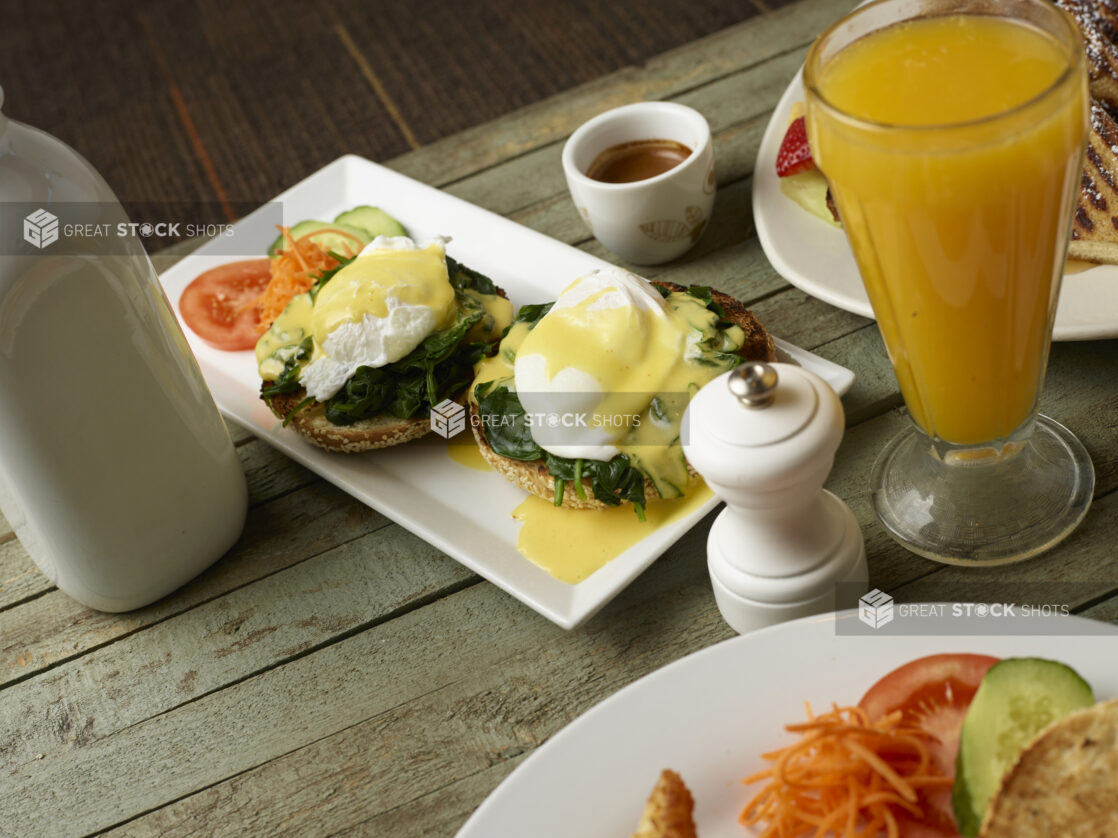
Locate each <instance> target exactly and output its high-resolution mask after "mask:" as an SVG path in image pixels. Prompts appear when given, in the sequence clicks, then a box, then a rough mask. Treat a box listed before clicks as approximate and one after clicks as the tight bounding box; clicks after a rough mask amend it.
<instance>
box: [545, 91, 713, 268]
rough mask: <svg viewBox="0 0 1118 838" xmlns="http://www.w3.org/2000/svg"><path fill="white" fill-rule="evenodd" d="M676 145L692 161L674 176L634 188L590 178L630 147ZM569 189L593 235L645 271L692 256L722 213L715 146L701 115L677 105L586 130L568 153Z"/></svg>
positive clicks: (621, 111)
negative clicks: (616, 151)
mask: <svg viewBox="0 0 1118 838" xmlns="http://www.w3.org/2000/svg"><path fill="white" fill-rule="evenodd" d="M642 140H670V141H674V142H676V143H681V144H683V145H685V146H687V147H688V148H689V149H691V154H690V155H689V156H688V157H687V158H686V159H685V160H683V161H682V162H681V163H679V164H678V165H676V166H674V167H673V168H671V169H668V170H667V171H665V172H663V173H661V174H658V175H654V176H653V177H649V178H645V179H644V180H635V181H630V182H628V183H606V182H603V181H600V180H594V179H593V178H591V177H590V176H589V175H588V174H587V172H588V171H589V169H590V167H591V165H592V164H593V163H594V161H595V160H596V159H597V158H598V155H600V154H601V153H602V152H604V151H606V150H607V149H610V148H612V147H614V146H618V145H621V144H623V143H634V142H638V141H642ZM563 173H564V174H565V175H566V178H567V188H568V189H569V190H570V192H571V198H572V200H573V201H574V204H575V207H576V208H577V209H578V212H579V215H581V216H582V220H583V221H585V222H586V226H587V227H588V228H589V229H590V232H591V234H592V235H593V236H594V238H596V239H597V240H598V241H600V242H601V243H602V244H603V245H605V246H606V247H607V248H609V249H610V250H612V251H613V252H614V253H616V254H617V255H618V256H620V257H622V258H623V259H626V260H627V261H629V262H632V263H634V264H637V265H658V264H660V263H662V262H668V261H670V260H672V259H675V258H677V257H679V256H682V255H683V254H684V253H686V252H687V251H688V250H689V249H690V248H691V246H692V245H694V244H695V242H697V241H698V240H699V236H701V235H702V233H703V231H704V230H705V229H706V226H707V224H708V223H709V222H710V214H711V210H712V209H713V207H714V189H715V179H714V146H713V143H712V142H711V137H710V126H709V125H707V121H706V120H705V119H704V118H703V115H702V114H700V113H699V112H698V111H696V110H694V109H692V108H689V107H687V106H686V105H677V104H675V103H672V102H638V103H636V104H632V105H623V106H622V107H619V108H614V109H613V110H610V111H606V112H605V113H602V114H598V115H597V116H596V117H594V118H593V119H591V120H589V121H587V122H585V123H583V124H582V125H581V126H579V128H578V129H577V130H576V131H575V132H574V133H573V134H572V135H571V137H570V139H569V140H567V144H566V145H565V146H564V147H563Z"/></svg>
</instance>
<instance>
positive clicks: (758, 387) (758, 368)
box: [726, 361, 780, 408]
mask: <svg viewBox="0 0 1118 838" xmlns="http://www.w3.org/2000/svg"><path fill="white" fill-rule="evenodd" d="M779 381H780V378H779V376H777V374H776V370H774V369H773V368H772V367H771V366H769V365H768V364H766V363H764V362H763V361H755V362H754V363H751V364H742V365H741V366H739V367H737V368H736V369H734V370H732V371H731V372H730V377H729V378H728V379H726V382H727V384H728V386H729V388H730V392H731V393H733V394H734V395H735V396H737V397H738V401H740V402H741V403H742V404H743V405H745V406H746V407H754V408H756V407H768V406H769V405H770V404H772V400H773V399H774V398H775V397H776V385H777V383H778V382H779Z"/></svg>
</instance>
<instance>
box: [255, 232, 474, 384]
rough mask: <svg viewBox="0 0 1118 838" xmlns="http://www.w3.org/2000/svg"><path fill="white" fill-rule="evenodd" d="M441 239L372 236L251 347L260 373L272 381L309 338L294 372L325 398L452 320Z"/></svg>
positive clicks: (297, 299) (452, 300)
mask: <svg viewBox="0 0 1118 838" xmlns="http://www.w3.org/2000/svg"><path fill="white" fill-rule="evenodd" d="M445 242H446V240H445V239H441V238H440V239H434V240H432V241H430V242H427V243H426V244H425V245H424V246H423V247H420V246H419V245H417V244H416V243H415V242H414V241H412V240H411V239H410V238H406V237H403V236H398V237H386V236H378V237H377V238H376V239H374V240H373V241H372V242H371V243H370V244H368V245H367V246H366V247H365V248H364V250H362V251H361V253H360V254H358V256H357V258H356V259H354V260H353V261H352V262H350V263H349V264H347V265H346V266H345V267H343V268H342V269H341V270H339V271H338V272H337V273H336V274H335V275H334V276H333V277H331V279H330V280H329V281H328V282H327V283H325V284H324V285H323V286H322V287H321V289H319V292H318V296H317V298H315V299H314V300H313V301H312V300H311V297H310V294H302V295H300V296H298V297H295V298H294V299H293V300H292V301H291V303H289V304H288V307H287V308H286V309H285V310H284V312H283V314H281V315H280V316H279V317H278V318H276V321H275V322H274V323H273V324H272V326H271V328H270V329H269V330H268V331H267V332H266V333H265V334H264V336H263V337H261V339H260V341H259V342H258V343H257V345H256V359H257V365H258V368H259V371H260V375H261V377H262V378H264V379H266V380H267V379H273V380H274V379H275V378H276V376H277V375H278V374H279V372H281V371H282V369H283V365H284V364H285V363H286V361H287V360H288V359H289V358H290V357H292V355H293V354H294V353H295V352H297V351H298V350H299V346H300V344H301V342H302V341H303V340H305V338H306V337H308V336H309V337H310V338H311V339H312V351H311V356H310V361H309V363H307V364H306V365H305V366H304V367H303V368H302V370H301V371H300V375H299V383H300V384H302V385H303V387H304V388H305V389H306V391H307V394H308V395H309V396H312V397H313V398H315V399H317V400H318V401H326V400H327V399H329V398H330V397H331V396H333V395H334V394H335V393H337V392H338V390H340V389H341V388H342V386H343V385H344V384H345V382H346V381H347V380H348V379H349V378H350V377H351V376H352V375H353V374H354V373H355V372H357V369H358V368H359V367H362V366H368V367H374V368H376V367H383V366H385V365H386V364H391V363H393V362H394V361H398V360H400V359H401V358H403V357H404V356H405V355H407V354H408V353H409V352H411V351H412V350H413V349H415V348H416V347H417V346H419V344H420V343H422V342H423V340H424V339H425V338H427V337H428V336H429V335H431V334H432V333H434V332H436V331H438V330H440V329H445V328H447V327H448V326H450V325H451V324H452V323H453V322H454V320H455V318H456V316H457V311H458V309H457V304H456V299H455V294H454V288H453V286H452V285H451V284H450V280H449V276H448V274H447V266H446V250H445Z"/></svg>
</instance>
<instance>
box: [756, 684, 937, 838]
mask: <svg viewBox="0 0 1118 838" xmlns="http://www.w3.org/2000/svg"><path fill="white" fill-rule="evenodd" d="M807 715H808V720H807V721H806V722H801V723H798V724H790V725H786V726H785V730H787V731H788V732H789V733H796V734H799V735H800V737H801V738H800V740H799V741H797V742H795V743H793V744H791V745H789V746H787V747H785V748H781V749H779V750H776V751H770V752H768V753H766V754H762V757H763V758H764V759H765V760H766V761H767V762H770V763H773V764H772V765H770V766H769V767H768V768H766V769H764V770H763V771H758V772H757V773H755V774H753V775H751V776H749V777H746V778H745V780H743V782H744V783H746V784H747V785H751V784H753V783H759V782H762V781H765V785H764V787H763V788H762V789H761V790H760V791H759V792H757V794H756V795H755V796H754V797H753V799H752V800H750V801H749V803H748V804H747V805H746V807H745V809H744V810H743V811H742V813H741V817H740V820H741V822H742V823H743V824H746V825H754V824H756V825H759V826H761V827H762V828H763V829H762V832H761V833H760V834H761V836H762V838H799V836H809V835H810V836H816V838H822V836H824V835H839V836H843V837H844V838H874V836H878V835H881V834H883V833H884V834H885V835H887V836H889V838H896V836H897V835H898V834H899V826H898V824H897V818H896V813H897V812H901V811H903V812H907V813H908V814H909V815H911V816H913V817H916V818H919V817H921V816H922V814H923V809H922V808H921V806H920V803H921V800H920V792H921V790H923V789H930V788H936V787H942V786H945V785H949V784H950V783H951V779H950V778H949V777H943V776H938V775H936V774H935V772H934V769H933V767H932V762H931V757H930V754H929V752H928V749H927V747H926V745H925V742H926V740H927V739H928V738H929V736H930V735H929V734H928V733H926V732H925V731H923V730H920V729H919V728H915V727H905V726H902V725H901V714H900V713H899V712H897V713H893V714H890V715H889V716H886V717H884V718H882V719H878V720H877V721H875V722H872V723H871V722H870V721H869V719H868V718H867V716H866V714H865V712H864V711H862V710H861V709H860V708H858V707H839V706H837V705H834V706H833V707H832V710H831V712H829V713H823V714H822V715H819V716H816V715H814V714H813V713H812V711H811V707H810V705H809V706H808V707H807Z"/></svg>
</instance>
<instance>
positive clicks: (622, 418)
mask: <svg viewBox="0 0 1118 838" xmlns="http://www.w3.org/2000/svg"><path fill="white" fill-rule="evenodd" d="M744 339H745V335H744V332H742V330H741V328H740V327H738V326H732V325H727V324H726V323H725V322H723V321H721V319H720V317H719V315H718V314H716V313H715V312H713V311H711V310H710V309H708V308H707V305H706V303H705V302H704V301H703V299H701V298H700V297H698V296H695V295H693V294H691V293H689V292H688V291H671V292H664V293H662V292H661V289H659V288H657V287H655V286H653V285H652V284H651V283H650V282H648V280H646V279H644V278H642V277H640V276H637V275H636V274H634V273H631V272H629V271H626V270H623V269H621V268H615V267H612V268H606V269H601V270H597V271H594V272H593V273H590V274H587V275H585V276H582V277H579V278H578V279H576V280H575V281H574V282H572V283H571V284H570V285H569V286H567V288H565V289H564V290H563V292H562V293H561V294H560V295H559V298H558V299H557V300H556V301H555V303H554V305H552V307H551V309H550V310H549V311H548V312H547V314H545V315H544V316H543V317H541V318H540V319H539V320H538V321H536V322H535V323H529V322H525V321H518V322H516V323H514V324H513V326H512V328H511V329H509V331H508V332H507V333H506V335H505V337H504V339H503V340H502V342H501V348H500V351H499V352H498V354H497V356H495V357H494V358H491V359H488V360H487V361H484V362H483V363H482V365H481V366H480V367H479V369H478V374H477V378H476V379H475V387H476V386H477V385H479V384H482V383H485V382H493V384H492V385H491V386H498V385H499V384H500V385H504V386H506V387H509V389H511V390H515V392H516V396H517V398H518V400H519V402H520V405H521V407H522V408H523V409H524V412H525V414H526V416H527V422H528V427H529V432H530V433H531V436H532V439H533V440H534V441H535V443H536V444H537V445H538V446H539V447H540V448H541V449H543V450H544V451H546V452H548V453H550V454H552V455H554V456H557V457H564V458H568V459H584V460H598V461H602V462H605V461H609V460H611V459H613V458H614V457H616V456H617V455H618V454H625V455H626V456H627V457H628V458H629V461H630V463H631V464H632V465H634V466H636V467H637V468H639V469H640V470H641V471H642V472H643V473H644V474H645V475H646V476H647V477H649V478H651V479H652V481H653V483H654V484H655V485H656V488H657V491H658V492H659V493H660V495H661V497H665V498H670V497H678V496H680V495H683V494H685V493H686V488H687V485H688V483H689V481H690V477H689V474H688V470H687V463H686V460H685V459H684V457H683V449H682V446H681V444H680V439H681V424H682V419H683V413H684V411H685V410H686V407H687V404H688V403H689V401H690V398H691V396H692V395H693V394H694V393H696V392H697V391H698V389H699V388H700V387H702V386H703V385H704V384H706V383H707V382H708V381H711V380H713V379H714V378H716V377H717V376H718V375H720V374H721V373H723V372H725V371H727V370H729V369H732V368H733V367H734V366H736V365H737V363H738V362H739V360H740V359H738V358H737V356H736V355H734V354H733V353H735V352H736V351H737V350H738V349H740V347H741V346H742V345H743V343H744ZM498 418H499V417H493V419H491V420H490V421H493V420H496V419H498ZM486 419H487V417H484V416H483V417H482V421H483V422H484V421H486Z"/></svg>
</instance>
